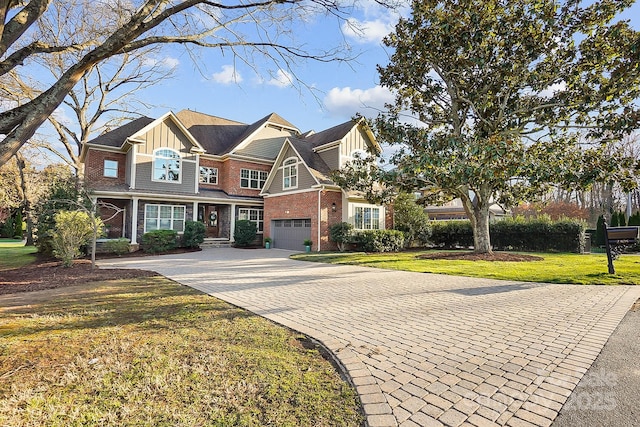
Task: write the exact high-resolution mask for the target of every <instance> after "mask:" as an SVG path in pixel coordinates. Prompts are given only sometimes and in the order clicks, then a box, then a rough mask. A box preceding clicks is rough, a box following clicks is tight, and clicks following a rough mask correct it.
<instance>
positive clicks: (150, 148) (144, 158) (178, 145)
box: [135, 118, 198, 194]
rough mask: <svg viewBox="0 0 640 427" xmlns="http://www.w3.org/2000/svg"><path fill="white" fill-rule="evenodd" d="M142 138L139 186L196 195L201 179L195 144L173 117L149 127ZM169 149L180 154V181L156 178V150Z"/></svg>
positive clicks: (139, 159)
mask: <svg viewBox="0 0 640 427" xmlns="http://www.w3.org/2000/svg"><path fill="white" fill-rule="evenodd" d="M140 139H142V140H144V141H145V142H144V143H142V144H138V145H137V147H136V149H137V152H136V155H135V159H136V167H135V183H136V185H135V186H136V189H139V190H150V191H157V192H171V193H185V194H195V185H196V181H197V180H198V169H197V164H196V163H197V157H196V155H194V154H192V153H191V148H192V147H193V144H192V143H191V142H190V141H189V139H188V138H187V137H186V136H185V135H184V134H183V133H182V132H181V131H180V129H179V128H178V126H177V125H176V124H175V123H173V121H172V120H171V119H169V118H167V119H166V120H164V121H162V122H161V123H159V124H158V125H157V126H154V127H153V128H151V129H149V131H147V132H146V133H145V134H144V135H143V136H142V137H141V138H140ZM163 148H168V149H171V150H174V151H177V152H178V153H180V159H181V161H180V163H181V166H180V174H181V180H180V182H179V183H177V182H161V181H153V153H154V151H156V150H158V149H163Z"/></svg>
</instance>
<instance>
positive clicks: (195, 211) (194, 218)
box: [191, 202, 198, 221]
mask: <svg viewBox="0 0 640 427" xmlns="http://www.w3.org/2000/svg"><path fill="white" fill-rule="evenodd" d="M191 216H192V218H191V220H192V221H197V220H198V202H193V214H192V215H191Z"/></svg>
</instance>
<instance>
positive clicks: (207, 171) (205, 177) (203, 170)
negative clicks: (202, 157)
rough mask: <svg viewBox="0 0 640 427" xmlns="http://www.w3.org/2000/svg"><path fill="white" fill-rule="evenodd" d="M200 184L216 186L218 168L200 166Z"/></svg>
mask: <svg viewBox="0 0 640 427" xmlns="http://www.w3.org/2000/svg"><path fill="white" fill-rule="evenodd" d="M200 182H201V183H202V184H217V183H218V168H207V167H204V166H200Z"/></svg>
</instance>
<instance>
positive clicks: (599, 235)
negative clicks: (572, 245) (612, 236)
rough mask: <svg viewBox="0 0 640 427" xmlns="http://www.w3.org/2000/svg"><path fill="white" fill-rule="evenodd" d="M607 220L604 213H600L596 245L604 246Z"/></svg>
mask: <svg viewBox="0 0 640 427" xmlns="http://www.w3.org/2000/svg"><path fill="white" fill-rule="evenodd" d="M605 223H606V220H605V219H604V215H600V216H599V217H598V222H597V223H596V236H595V240H594V245H595V246H604V225H605Z"/></svg>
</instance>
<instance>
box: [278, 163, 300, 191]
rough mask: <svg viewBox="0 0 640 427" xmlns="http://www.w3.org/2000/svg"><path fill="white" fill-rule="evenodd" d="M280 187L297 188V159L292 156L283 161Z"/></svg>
mask: <svg viewBox="0 0 640 427" xmlns="http://www.w3.org/2000/svg"><path fill="white" fill-rule="evenodd" d="M282 188H283V189H285V190H286V189H289V188H298V160H297V159H296V158H294V157H292V158H290V159H287V160H285V161H284V167H283V170H282Z"/></svg>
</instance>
